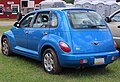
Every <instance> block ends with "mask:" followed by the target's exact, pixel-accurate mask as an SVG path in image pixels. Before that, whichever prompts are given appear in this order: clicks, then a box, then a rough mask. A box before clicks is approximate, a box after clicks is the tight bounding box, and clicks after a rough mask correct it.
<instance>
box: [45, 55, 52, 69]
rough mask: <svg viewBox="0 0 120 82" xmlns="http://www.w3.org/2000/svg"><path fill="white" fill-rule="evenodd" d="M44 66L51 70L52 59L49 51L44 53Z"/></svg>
mask: <svg viewBox="0 0 120 82" xmlns="http://www.w3.org/2000/svg"><path fill="white" fill-rule="evenodd" d="M44 66H45V69H46V70H47V71H52V70H53V69H54V60H53V56H52V54H51V53H46V54H45V56H44Z"/></svg>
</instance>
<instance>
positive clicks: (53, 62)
mask: <svg viewBox="0 0 120 82" xmlns="http://www.w3.org/2000/svg"><path fill="white" fill-rule="evenodd" d="M42 63H43V67H44V70H45V71H46V72H48V73H52V74H56V73H59V72H60V71H61V66H60V64H59V61H58V58H57V55H56V53H55V51H54V50H53V49H52V48H48V49H46V50H45V51H44V53H43V59H42Z"/></svg>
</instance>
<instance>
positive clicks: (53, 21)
mask: <svg viewBox="0 0 120 82" xmlns="http://www.w3.org/2000/svg"><path fill="white" fill-rule="evenodd" d="M57 25H58V19H57V15H56V14H55V13H51V18H50V27H57Z"/></svg>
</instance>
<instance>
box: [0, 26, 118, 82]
mask: <svg viewBox="0 0 120 82" xmlns="http://www.w3.org/2000/svg"><path fill="white" fill-rule="evenodd" d="M9 28H10V26H6V27H2V26H1V27H0V34H1V33H2V32H4V31H6V30H8V29H9ZM119 81H120V59H118V60H117V61H115V62H114V63H112V64H110V65H108V66H107V68H106V69H98V68H85V69H83V70H76V69H63V71H62V72H61V73H60V74H58V75H53V74H48V73H46V72H45V71H44V70H43V67H42V65H41V62H38V61H36V60H32V59H29V58H26V57H23V56H20V55H14V56H10V57H7V56H4V55H2V53H1V51H0V82H119Z"/></svg>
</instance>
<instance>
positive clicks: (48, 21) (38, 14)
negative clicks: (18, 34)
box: [31, 11, 50, 28]
mask: <svg viewBox="0 0 120 82" xmlns="http://www.w3.org/2000/svg"><path fill="white" fill-rule="evenodd" d="M46 12H49V16H50V11H40V12H37V13H36V16H35V18H34V20H33V22H32V24H31V27H32V28H41V27H33V24H34V23H35V22H36V20H37V17H38V15H39V14H40V13H46ZM49 20H50V17H49V19H48V27H45V28H49V26H50V25H49Z"/></svg>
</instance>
